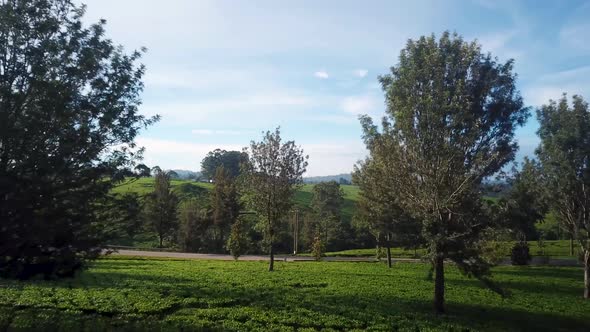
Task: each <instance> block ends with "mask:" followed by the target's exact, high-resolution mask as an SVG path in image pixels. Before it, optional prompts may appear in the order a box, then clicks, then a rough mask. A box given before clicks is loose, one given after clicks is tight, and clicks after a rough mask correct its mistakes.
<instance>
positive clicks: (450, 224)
mask: <svg viewBox="0 0 590 332" xmlns="http://www.w3.org/2000/svg"><path fill="white" fill-rule="evenodd" d="M515 80H516V75H515V74H514V73H513V61H512V60H508V61H506V62H502V63H501V62H499V60H497V59H496V58H493V57H492V56H491V55H490V54H489V53H488V54H484V53H483V52H482V50H481V46H480V45H478V44H477V42H466V41H464V40H463V39H462V38H461V37H460V36H458V35H457V34H452V35H451V34H450V33H448V32H445V33H443V34H442V36H441V37H440V39H438V40H437V39H436V38H435V37H434V36H430V37H421V38H420V39H418V40H409V41H408V42H407V45H406V47H405V48H404V49H403V50H402V51H401V52H400V56H399V63H398V64H397V65H396V66H394V67H391V71H390V73H389V74H387V75H384V76H381V77H380V78H379V81H380V82H381V85H382V88H383V91H384V93H385V104H386V116H385V117H384V118H383V120H382V125H381V127H379V126H378V125H375V124H374V123H373V121H372V119H371V118H370V117H368V116H362V117H361V123H362V127H363V130H364V139H365V143H366V145H367V147H368V149H369V152H370V157H373V158H375V159H377V160H383V165H380V166H379V167H381V168H383V172H386V174H387V179H388V185H389V186H390V188H389V190H390V191H394V192H395V193H396V204H398V205H399V207H400V208H401V209H402V210H404V211H405V212H406V213H408V214H410V216H411V217H412V218H413V219H414V220H416V222H419V223H420V230H421V234H422V237H423V238H424V240H425V243H426V249H427V254H426V258H428V259H429V260H430V261H431V264H432V268H433V271H434V276H435V280H434V308H435V310H436V312H439V313H442V312H444V311H445V307H444V292H445V279H444V261H445V260H451V261H453V262H454V263H455V264H456V265H457V267H458V268H459V269H460V270H461V271H462V272H463V273H465V274H467V275H472V276H475V277H477V278H479V279H480V280H482V281H484V282H485V283H486V284H488V285H490V286H492V285H491V280H490V279H489V265H488V264H487V263H486V261H485V260H484V259H483V258H482V257H481V255H480V250H479V249H480V246H481V242H482V240H483V234H484V232H485V231H486V230H487V229H488V228H490V227H492V226H493V225H492V223H491V222H490V220H491V219H490V218H487V217H486V215H485V214H484V213H483V208H482V204H483V203H482V200H481V193H480V191H479V190H480V188H481V186H480V185H481V183H482V180H483V179H485V178H486V177H489V176H491V175H493V174H494V173H496V172H498V171H499V170H500V169H501V168H502V167H503V166H504V165H505V164H506V163H507V162H509V161H511V160H512V159H513V158H514V155H515V152H516V151H517V149H518V146H517V143H516V141H515V140H514V130H515V129H516V127H518V126H521V125H523V124H524V123H525V121H526V119H527V118H528V116H529V110H528V108H525V107H523V101H522V98H521V96H520V95H519V92H518V91H517V89H516V87H515Z"/></svg>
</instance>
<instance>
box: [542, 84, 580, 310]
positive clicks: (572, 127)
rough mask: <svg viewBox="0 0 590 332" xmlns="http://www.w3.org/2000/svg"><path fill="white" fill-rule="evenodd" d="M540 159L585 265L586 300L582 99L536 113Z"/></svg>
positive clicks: (563, 101)
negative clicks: (538, 125) (539, 139)
mask: <svg viewBox="0 0 590 332" xmlns="http://www.w3.org/2000/svg"><path fill="white" fill-rule="evenodd" d="M537 119H538V120H539V124H540V127H539V131H538V134H539V137H540V138H541V143H540V145H539V147H538V149H537V151H536V152H537V156H538V158H539V161H540V163H541V167H542V170H543V176H544V178H543V183H544V186H545V188H546V191H545V192H546V194H547V197H549V200H548V201H549V202H550V205H551V209H552V211H553V212H554V213H555V214H556V215H557V219H558V220H559V221H560V222H561V223H562V225H563V226H564V228H565V229H566V230H567V231H569V233H570V234H571V237H572V238H573V239H574V240H575V241H577V242H578V245H579V246H580V250H581V254H582V256H583V262H584V298H586V299H587V298H590V191H589V189H588V188H590V113H589V110H588V103H587V102H585V101H584V99H583V98H582V97H581V96H574V97H573V98H572V106H571V107H570V106H569V105H568V100H567V96H566V95H565V94H564V95H563V97H562V98H561V99H560V100H559V101H558V102H556V101H553V100H551V101H549V103H548V104H547V105H543V106H542V107H541V108H540V109H539V110H537Z"/></svg>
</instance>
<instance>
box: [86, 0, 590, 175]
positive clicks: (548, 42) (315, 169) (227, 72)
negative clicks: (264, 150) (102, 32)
mask: <svg viewBox="0 0 590 332" xmlns="http://www.w3.org/2000/svg"><path fill="white" fill-rule="evenodd" d="M83 2H84V3H86V4H87V5H88V9H87V15H86V21H87V22H88V23H91V22H96V21H97V20H98V19H100V18H104V19H106V20H107V22H108V23H107V34H108V36H109V37H110V38H112V39H113V40H114V41H115V42H116V43H119V44H122V45H123V46H124V47H125V49H127V50H129V51H131V50H133V49H138V48H140V47H142V46H145V47H147V48H148V50H149V51H148V53H147V54H146V55H145V56H144V58H143V59H142V62H143V63H144V64H145V65H146V66H147V74H146V76H145V91H144V94H143V105H142V106H141V112H142V113H144V114H148V115H151V114H160V115H161V116H162V120H161V121H160V122H159V123H158V124H156V125H154V126H153V127H151V128H149V129H148V130H147V131H145V132H143V133H142V134H141V135H140V136H139V137H138V139H137V141H138V143H139V144H140V145H143V146H145V147H146V153H145V162H146V163H147V164H148V165H150V166H154V165H159V166H161V167H162V168H166V169H169V168H180V169H192V170H198V169H199V168H200V160H201V159H202V158H203V156H204V155H205V154H206V153H207V152H208V151H210V150H213V149H215V148H217V147H219V148H225V149H238V150H241V148H242V147H244V146H247V145H248V143H249V142H250V140H252V139H255V140H259V139H260V137H261V132H262V131H264V130H269V129H273V128H275V127H276V126H279V125H280V126H281V128H282V133H283V137H284V138H285V139H293V140H295V141H296V142H297V143H298V144H300V145H301V146H302V147H303V149H304V150H305V151H306V153H308V154H309V155H310V160H309V167H308V173H307V176H317V175H328V174H337V173H344V172H350V171H351V170H352V167H353V165H354V163H355V162H356V161H357V160H359V159H361V158H363V157H364V156H365V155H366V151H365V149H364V146H363V144H362V141H361V138H360V134H361V130H360V126H359V123H358V120H357V116H358V114H370V115H373V116H375V117H380V116H381V115H382V114H383V113H384V105H383V95H382V92H381V90H380V87H379V85H378V84H377V76H378V75H380V74H385V73H387V72H388V68H389V67H390V66H392V65H394V64H396V63H397V57H398V54H399V51H400V50H401V49H402V48H403V47H404V44H405V42H406V40H407V39H409V38H418V37H420V36H421V35H425V34H431V33H435V34H436V35H440V33H441V32H443V31H445V30H450V31H456V32H457V33H459V34H461V35H463V36H464V38H465V39H467V40H472V39H478V40H479V42H480V43H481V44H482V46H483V49H484V50H485V51H489V52H492V54H493V55H495V56H497V57H498V58H499V59H500V60H506V59H509V58H514V59H515V61H516V65H515V70H516V72H517V73H518V75H519V79H518V87H519V89H520V91H521V94H522V95H523V97H524V100H525V103H526V104H527V105H529V106H531V107H536V106H539V105H541V104H542V103H544V102H547V101H548V100H549V99H550V98H552V99H556V98H559V97H560V95H561V93H562V92H568V93H569V94H576V93H577V94H582V95H583V96H585V97H586V98H587V99H590V37H589V36H590V1H588V0H587V1H573V0H572V1H492V0H472V1H467V0H466V1H435V0H432V1H411V2H410V1H403V2H402V1H362V2H361V1H238V0H233V1H220V0H215V1H195V0H169V1H161V0H124V1H121V0H85V1H83ZM536 128H537V124H536V121H535V120H534V116H533V117H532V118H531V120H530V121H529V123H528V124H527V125H526V126H525V127H524V128H522V129H520V130H518V132H517V137H518V141H519V144H520V146H521V150H520V152H519V158H522V156H524V155H532V153H533V150H534V148H535V147H536V145H537V143H538V139H537V137H536V135H535V131H536Z"/></svg>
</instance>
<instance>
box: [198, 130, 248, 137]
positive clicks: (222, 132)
mask: <svg viewBox="0 0 590 332" xmlns="http://www.w3.org/2000/svg"><path fill="white" fill-rule="evenodd" d="M191 133H193V134H194V135H206V136H210V135H226V136H239V135H246V134H252V133H254V132H253V131H251V130H247V131H244V130H226V129H222V130H213V129H193V130H191Z"/></svg>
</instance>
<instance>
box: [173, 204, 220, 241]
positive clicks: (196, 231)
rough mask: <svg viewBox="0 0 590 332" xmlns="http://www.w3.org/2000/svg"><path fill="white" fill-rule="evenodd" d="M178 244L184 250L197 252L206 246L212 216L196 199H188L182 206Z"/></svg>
mask: <svg viewBox="0 0 590 332" xmlns="http://www.w3.org/2000/svg"><path fill="white" fill-rule="evenodd" d="M178 219H179V222H180V225H179V229H178V242H179V245H180V247H181V248H182V250H184V251H191V252H197V251H200V250H201V249H202V248H203V247H205V246H206V244H205V243H204V242H205V241H204V239H205V235H206V234H207V229H208V228H209V227H210V226H211V224H212V222H211V216H210V214H209V213H208V212H207V210H206V209H204V208H203V207H202V206H201V205H200V204H199V202H198V201H197V200H196V199H194V198H193V199H188V200H186V201H184V202H182V204H180V209H179V212H178Z"/></svg>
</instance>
